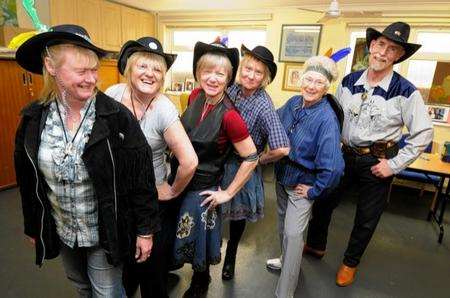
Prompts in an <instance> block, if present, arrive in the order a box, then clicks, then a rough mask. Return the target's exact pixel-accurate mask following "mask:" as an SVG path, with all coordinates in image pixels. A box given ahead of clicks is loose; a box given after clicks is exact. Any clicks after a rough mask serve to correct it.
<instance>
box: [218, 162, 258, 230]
mask: <svg viewBox="0 0 450 298" xmlns="http://www.w3.org/2000/svg"><path fill="white" fill-rule="evenodd" d="M240 165H241V164H240V162H239V161H238V159H237V158H236V157H235V155H233V156H232V157H230V158H229V159H228V161H227V163H226V164H225V173H224V176H223V178H222V183H221V187H222V189H226V188H227V187H228V185H230V183H231V182H232V181H233V179H234V177H235V176H236V173H237V171H238V169H239V166H240ZM221 206H222V219H223V220H241V219H245V220H247V221H251V222H256V221H257V220H258V219H260V218H262V217H263V216H264V184H263V177H262V170H261V167H260V166H258V167H256V169H255V170H254V171H253V173H252V175H251V176H250V179H249V180H248V181H247V183H246V184H245V185H244V186H243V187H242V189H241V190H240V191H239V192H238V193H237V194H236V195H235V196H234V198H233V199H231V200H230V201H228V202H226V203H224V204H222V205H221Z"/></svg>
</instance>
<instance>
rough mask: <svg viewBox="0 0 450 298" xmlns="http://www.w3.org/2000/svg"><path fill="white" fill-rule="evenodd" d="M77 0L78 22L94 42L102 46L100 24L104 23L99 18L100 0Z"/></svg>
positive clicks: (103, 24)
mask: <svg viewBox="0 0 450 298" xmlns="http://www.w3.org/2000/svg"><path fill="white" fill-rule="evenodd" d="M76 2H77V15H78V24H80V25H81V26H83V27H84V28H85V29H86V30H87V31H88V33H89V35H90V37H91V40H92V42H93V43H94V44H96V45H99V46H100V47H101V46H103V39H102V26H105V25H106V24H105V23H103V22H102V20H101V13H100V12H101V9H102V4H103V3H102V2H100V0H79V1H76Z"/></svg>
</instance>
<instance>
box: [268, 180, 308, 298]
mask: <svg viewBox="0 0 450 298" xmlns="http://www.w3.org/2000/svg"><path fill="white" fill-rule="evenodd" d="M276 193H277V205H278V232H279V234H280V241H281V248H282V267H281V274H280V278H279V279H278V284H277V289H276V291H275V295H276V296H277V297H279V298H287V297H294V293H295V289H296V288H297V283H298V276H299V273H300V264H301V262H302V253H303V245H304V240H303V233H304V232H305V230H306V227H307V226H308V222H309V218H310V216H311V212H312V205H313V203H314V201H311V200H308V199H305V198H302V197H300V196H299V195H297V194H296V193H295V191H294V189H293V188H292V187H288V186H283V185H281V184H278V183H277V185H276Z"/></svg>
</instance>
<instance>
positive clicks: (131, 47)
mask: <svg viewBox="0 0 450 298" xmlns="http://www.w3.org/2000/svg"><path fill="white" fill-rule="evenodd" d="M136 52H147V53H153V54H156V55H159V56H161V57H163V58H164V61H166V66H167V70H169V69H170V67H171V66H172V64H173V63H174V62H175V59H176V58H177V55H176V54H169V53H162V54H161V53H160V52H157V51H154V50H152V49H150V48H148V47H145V46H143V45H142V44H140V43H139V42H137V41H135V40H129V41H127V42H126V43H125V44H124V45H123V46H122V49H121V50H120V54H119V60H118V61H117V68H118V69H119V72H120V74H122V75H123V74H124V72H125V68H126V66H127V61H128V58H130V56H131V55H132V54H134V53H136Z"/></svg>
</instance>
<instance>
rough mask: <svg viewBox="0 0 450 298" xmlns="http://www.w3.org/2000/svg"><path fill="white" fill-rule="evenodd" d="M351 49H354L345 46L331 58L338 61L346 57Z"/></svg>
mask: <svg viewBox="0 0 450 298" xmlns="http://www.w3.org/2000/svg"><path fill="white" fill-rule="evenodd" d="M351 51H352V49H351V48H350V47H347V48H343V49H340V50H339V51H337V52H335V53H334V54H333V55H331V56H330V58H331V59H332V60H333V61H334V62H338V61H339V60H341V59H343V58H345V57H346V56H347V55H348V54H350V52H351Z"/></svg>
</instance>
